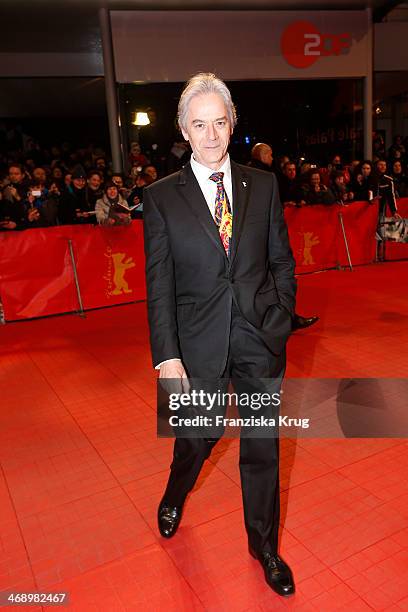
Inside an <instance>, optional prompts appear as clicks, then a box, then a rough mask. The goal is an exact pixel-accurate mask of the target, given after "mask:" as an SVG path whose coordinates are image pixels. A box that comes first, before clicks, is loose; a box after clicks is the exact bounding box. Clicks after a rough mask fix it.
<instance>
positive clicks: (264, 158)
mask: <svg viewBox="0 0 408 612" xmlns="http://www.w3.org/2000/svg"><path fill="white" fill-rule="evenodd" d="M261 162H262V163H263V164H265V165H266V166H272V162H273V153H272V149H271V147H262V149H261Z"/></svg>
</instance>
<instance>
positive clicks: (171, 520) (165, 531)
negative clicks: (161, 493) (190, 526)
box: [157, 500, 183, 538]
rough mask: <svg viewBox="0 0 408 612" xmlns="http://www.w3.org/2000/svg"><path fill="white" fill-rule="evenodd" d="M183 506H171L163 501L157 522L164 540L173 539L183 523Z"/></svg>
mask: <svg viewBox="0 0 408 612" xmlns="http://www.w3.org/2000/svg"><path fill="white" fill-rule="evenodd" d="M182 512H183V506H169V504H168V503H167V502H165V501H164V500H162V501H161V502H160V505H159V510H158V512H157V522H158V524H159V531H160V534H161V535H162V536H163V538H171V537H173V536H174V534H175V533H176V531H177V528H178V526H179V524H180V521H181V514H182Z"/></svg>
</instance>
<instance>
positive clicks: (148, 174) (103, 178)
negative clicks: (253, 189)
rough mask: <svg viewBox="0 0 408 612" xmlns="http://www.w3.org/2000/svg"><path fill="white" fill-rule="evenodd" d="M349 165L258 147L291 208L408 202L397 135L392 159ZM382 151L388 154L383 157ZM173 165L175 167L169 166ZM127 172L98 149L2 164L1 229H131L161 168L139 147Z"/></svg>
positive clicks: (28, 153)
mask: <svg viewBox="0 0 408 612" xmlns="http://www.w3.org/2000/svg"><path fill="white" fill-rule="evenodd" d="M375 151H376V158H375V160H374V161H371V160H353V161H351V163H346V162H345V161H344V160H343V159H342V158H341V156H340V155H334V156H333V158H332V159H331V160H330V162H329V163H328V164H327V166H318V165H317V164H313V163H311V162H309V161H306V160H305V159H303V158H300V159H297V160H295V159H290V158H289V157H288V156H286V155H283V156H281V157H279V159H278V160H277V161H276V162H275V161H274V159H273V152H272V147H271V146H270V145H268V144H266V143H258V144H256V145H255V146H254V147H253V148H252V151H251V159H250V161H249V165H250V166H254V167H257V168H260V169H263V170H267V171H271V170H273V171H274V172H275V173H276V176H277V178H278V183H279V190H280V196H281V201H282V203H283V204H284V206H297V207H302V206H313V205H316V204H323V205H331V204H334V203H338V204H343V205H347V204H351V203H352V202H356V201H373V200H375V198H377V197H379V198H380V201H381V202H383V206H384V207H385V206H386V204H388V206H389V209H390V212H391V214H393V215H394V214H397V206H396V199H398V198H400V197H408V169H407V163H408V147H407V146H406V139H405V141H403V139H402V137H401V136H396V137H395V139H394V142H393V144H392V146H391V147H390V149H389V151H388V153H387V154H386V153H385V151H384V152H380V151H379V150H378V146H377V147H375ZM380 153H381V156H380ZM189 155H190V153H189V150H188V147H187V145H186V143H183V142H180V143H177V142H175V143H174V145H173V147H172V150H171V152H170V155H169V157H170V158H171V162H172V163H171V170H177V169H179V168H180V167H181V166H182V165H183V164H184V163H185V162H186V161H188V159H189ZM167 167H169V166H167ZM127 168H128V171H127V172H126V173H116V172H113V171H112V169H111V164H110V163H109V159H108V158H107V156H106V155H105V153H104V152H103V151H102V150H100V149H97V148H94V147H91V146H90V147H87V148H79V149H76V150H74V151H72V150H71V149H70V148H69V146H66V145H62V146H60V147H57V146H55V147H51V148H50V149H49V150H42V149H41V148H40V147H39V146H38V145H36V144H33V143H31V144H29V146H28V147H27V149H26V150H24V151H19V152H18V154H16V155H14V157H13V158H12V159H10V158H7V157H4V158H3V159H0V169H2V173H1V175H0V231H10V230H22V229H28V228H35V227H48V226H53V225H60V224H61V225H63V224H82V223H91V224H100V225H126V224H129V223H130V222H131V220H132V219H133V218H137V217H140V216H142V211H143V189H144V187H145V186H147V185H150V184H151V183H153V182H154V181H156V180H157V179H158V178H159V175H158V171H157V169H156V167H155V166H154V165H153V164H152V163H150V160H149V159H148V157H147V156H146V155H145V154H144V153H143V152H142V150H141V148H140V145H139V143H137V142H133V143H131V145H130V151H129V155H128V159H127Z"/></svg>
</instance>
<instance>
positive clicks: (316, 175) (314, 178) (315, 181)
mask: <svg viewBox="0 0 408 612" xmlns="http://www.w3.org/2000/svg"><path fill="white" fill-rule="evenodd" d="M310 182H311V184H312V185H313V186H314V187H316V186H319V185H320V174H319V173H318V172H314V173H313V174H312V176H311V177H310Z"/></svg>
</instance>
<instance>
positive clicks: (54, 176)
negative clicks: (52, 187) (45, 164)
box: [51, 166, 64, 181]
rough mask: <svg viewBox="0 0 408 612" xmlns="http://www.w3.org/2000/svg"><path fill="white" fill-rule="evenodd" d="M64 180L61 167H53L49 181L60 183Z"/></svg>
mask: <svg viewBox="0 0 408 612" xmlns="http://www.w3.org/2000/svg"><path fill="white" fill-rule="evenodd" d="M63 178H64V173H63V171H62V168H61V166H54V167H53V169H52V170H51V180H57V181H62V180H63Z"/></svg>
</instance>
